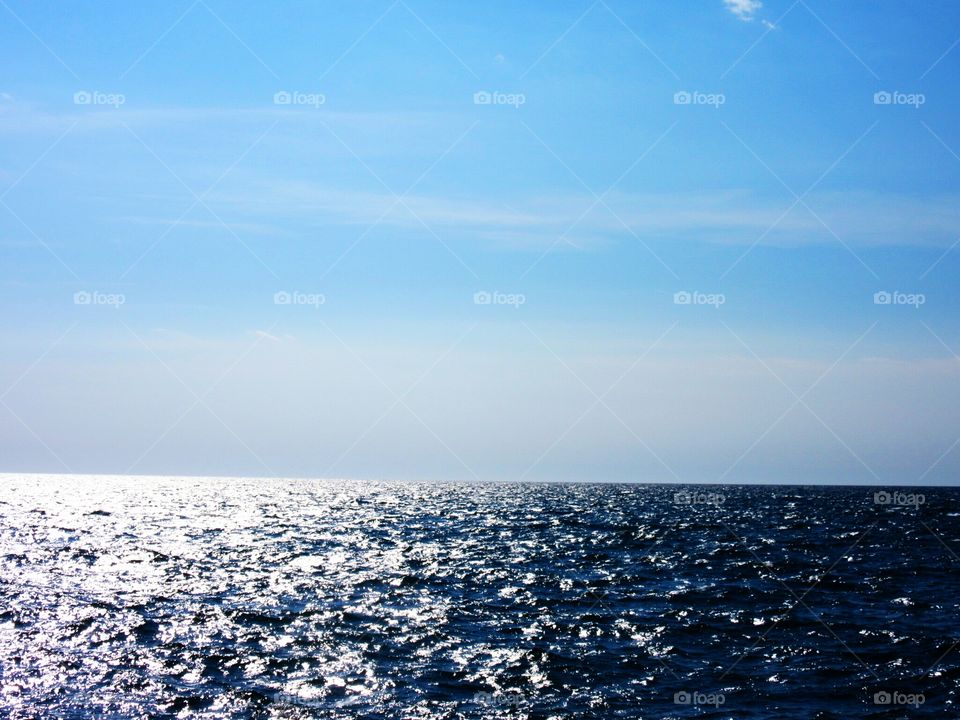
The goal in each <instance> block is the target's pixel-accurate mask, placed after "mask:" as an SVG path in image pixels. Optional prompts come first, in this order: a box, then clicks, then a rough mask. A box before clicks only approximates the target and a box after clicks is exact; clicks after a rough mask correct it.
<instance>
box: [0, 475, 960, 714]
mask: <svg viewBox="0 0 960 720" xmlns="http://www.w3.org/2000/svg"><path fill="white" fill-rule="evenodd" d="M898 493H899V494H898ZM958 556H960V490H958V489H955V488H908V489H904V488H900V489H897V490H895V489H892V488H869V487H841V486H837V487H786V486H724V487H719V486H715V487H708V486H666V485H610V484H569V485H568V484H479V483H424V484H414V483H379V482H352V481H351V482H344V481H333V480H330V481H326V480H252V479H224V478H159V477H151V478H144V477H138V478H133V477H130V478H124V477H70V476H36V475H7V476H0V685H2V696H0V717H9V718H39V717H51V718H139V717H143V718H146V717H155V718H187V717H191V718H192V717H198V718H313V717H317V718H398V719H399V718H403V719H414V718H484V719H485V720H487V719H490V718H619V717H622V718H687V717H697V718H758V719H760V718H762V719H764V720H773V719H776V718H791V719H794V718H796V719H798V720H799V719H801V718H803V719H807V718H845V719H846V718H933V717H936V718H957V717H960V704H958V703H960V647H958V643H960V557H958Z"/></svg>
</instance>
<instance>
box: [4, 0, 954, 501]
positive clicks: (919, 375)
mask: <svg viewBox="0 0 960 720" xmlns="http://www.w3.org/2000/svg"><path fill="white" fill-rule="evenodd" d="M0 18H2V22H0V41H2V42H0V58H2V66H3V68H4V72H3V74H2V76H0V138H2V141H0V201H2V204H0V255H2V258H3V263H2V270H0V273H2V275H0V303H2V306H3V308H4V313H3V316H2V317H3V321H2V330H3V334H4V338H5V343H4V347H5V352H4V353H3V357H2V359H0V393H2V403H3V404H2V405H0V429H2V435H0V453H2V457H3V458H4V459H5V460H4V466H5V467H3V468H0V469H4V470H9V471H36V472H44V471H47V472H66V471H74V472H116V473H122V472H141V473H154V474H156V473H161V474H162V473H180V474H182V473H187V474H245V475H284V476H286V475H291V476H293V475H297V476H324V475H334V476H350V477H380V478H392V477H397V478H424V479H428V478H430V479H432V478H466V479H474V478H480V479H519V478H523V479H539V480H546V479H559V480H638V481H676V480H684V481H702V482H711V481H717V480H724V481H735V482H771V481H783V482H865V483H873V484H878V483H911V482H918V481H922V482H926V483H952V482H955V478H956V471H957V470H958V468H960V451H955V449H956V446H955V444H954V443H955V442H956V441H957V435H958V434H960V422H958V421H960V417H958V410H957V408H958V407H960V403H958V402H957V401H958V399H960V398H958V394H960V393H958V391H957V388H958V387H960V385H958V383H957V380H958V370H960V359H958V358H957V356H956V355H955V354H954V353H960V336H958V335H960V333H958V330H960V327H958V321H957V320H958V317H960V315H958V313H957V310H958V306H960V294H958V285H957V283H956V282H955V281H954V279H955V278H956V276H957V272H958V270H960V248H958V247H955V244H956V243H957V242H958V240H960V203H958V199H960V192H958V190H960V129H958V128H960V123H958V122H957V120H958V117H957V116H958V112H960V111H958V108H960V103H958V101H957V100H958V89H960V88H958V81H957V77H960V73H958V72H957V70H958V64H960V45H958V44H957V41H958V36H960V8H958V7H957V6H956V5H955V4H954V3H951V2H930V3H923V4H916V3H907V2H881V3H874V4H869V5H866V4H862V5H861V4H856V5H855V4H836V3H826V2H816V1H814V0H805V1H803V2H797V3H791V2H787V1H783V2H780V1H779V0H777V1H775V0H767V1H765V2H763V3H760V2H757V1H756V0H728V1H726V2H725V1H724V0H704V1H703V2H698V3H691V4H689V5H685V6H684V7H683V8H682V10H681V9H678V7H677V6H676V5H675V4H672V3H645V4H643V5H642V6H640V7H638V6H637V4H635V3H620V2H614V1H613V0H598V1H597V2H594V3H591V2H550V3H545V2H532V3H523V4H520V5H519V6H518V5H517V4H516V3H500V4H497V3H494V4H492V5H490V4H488V5H483V6H475V7H474V6H471V7H467V6H461V5H460V4H455V5H451V4H449V3H438V2H427V1H425V0H416V1H415V2H414V1H413V0H398V1H397V2H393V3H391V2H355V3H343V4H332V3H315V2H303V3H298V2H287V3H284V4H283V6H282V8H277V7H272V6H269V5H264V4H262V3H247V2H232V3H227V2H221V1H219V0H197V2H192V3H191V2H189V1H185V2H182V3H146V4H142V5H141V4H138V5H137V6H136V7H134V6H131V5H130V4H129V3H119V2H117V3H109V2H107V3H97V4H95V5H90V4H76V5H68V6H64V5H63V4H62V3H54V2H29V3H27V2H19V1H18V0H4V1H3V2H2V3H0ZM478 93H479V95H478ZM488 97H489V98H490V102H484V100H485V99H486V98H488ZM286 100H289V102H286ZM686 100H689V102H685V101H686ZM884 292H886V293H890V295H889V296H887V297H889V298H891V302H890V303H887V304H877V303H876V301H875V294H876V293H884ZM78 293H79V295H78ZM277 293H281V295H280V296H279V297H280V298H281V303H280V304H278V302H277V300H276V297H277ZM283 293H287V294H288V295H287V296H289V297H290V298H292V302H291V303H289V304H283V303H282V298H284V297H287V296H284V295H282V294H283ZM478 293H481V295H479V296H478V295H477V294H478ZM483 293H487V294H488V295H483ZM678 293H679V295H678ZM684 293H686V294H687V295H684ZM478 297H479V299H480V302H479V303H478ZM486 297H489V298H490V299H491V302H490V303H484V302H483V299H484V298H486ZM685 297H690V298H692V302H691V303H688V304H683V303H682V302H681V301H682V300H683V299H684V298H685ZM881 297H884V296H881ZM88 300H89V302H87V301H88ZM321 300H322V302H321Z"/></svg>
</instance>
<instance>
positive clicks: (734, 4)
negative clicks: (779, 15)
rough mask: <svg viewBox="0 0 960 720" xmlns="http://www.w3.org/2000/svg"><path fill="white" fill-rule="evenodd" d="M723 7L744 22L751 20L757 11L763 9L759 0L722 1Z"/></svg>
mask: <svg viewBox="0 0 960 720" xmlns="http://www.w3.org/2000/svg"><path fill="white" fill-rule="evenodd" d="M723 4H724V6H725V7H726V8H727V10H729V11H730V12H732V13H733V14H734V15H736V16H737V17H738V18H740V19H741V20H743V21H744V22H749V21H750V20H753V19H754V17H755V16H756V14H757V11H758V10H759V9H760V8H762V7H763V3H762V2H760V0H723Z"/></svg>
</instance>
